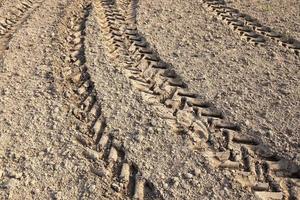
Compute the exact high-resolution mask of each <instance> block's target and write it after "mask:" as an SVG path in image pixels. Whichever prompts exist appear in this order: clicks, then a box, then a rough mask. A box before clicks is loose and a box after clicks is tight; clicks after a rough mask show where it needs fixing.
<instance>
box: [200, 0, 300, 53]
mask: <svg viewBox="0 0 300 200" xmlns="http://www.w3.org/2000/svg"><path fill="white" fill-rule="evenodd" d="M202 6H203V7H204V8H205V9H206V10H207V11H209V12H211V13H212V14H214V15H215V16H216V17H217V18H218V19H219V20H221V21H222V22H224V24H226V25H228V26H229V27H230V28H231V29H232V30H233V31H235V32H237V33H238V34H239V35H240V36H241V38H242V39H245V40H246V41H247V42H249V43H251V44H254V45H266V41H267V40H266V39H270V40H272V41H274V42H275V43H277V44H278V45H280V46H282V47H284V48H286V49H288V50H290V51H291V52H293V53H295V54H296V55H298V56H299V55H300V41H299V40H296V39H294V38H291V37H287V36H285V35H283V34H281V33H279V32H276V31H274V30H272V29H271V28H270V27H269V26H266V25H263V24H262V23H261V22H260V21H259V20H257V19H255V18H253V17H251V16H250V15H248V14H245V13H242V12H240V11H239V10H238V9H235V8H232V7H229V6H227V5H226V3H225V2H224V0H203V1H202Z"/></svg>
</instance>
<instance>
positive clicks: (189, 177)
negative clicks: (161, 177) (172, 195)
mask: <svg viewBox="0 0 300 200" xmlns="http://www.w3.org/2000/svg"><path fill="white" fill-rule="evenodd" d="M184 177H185V178H186V179H192V178H193V174H191V173H186V174H185V175H184Z"/></svg>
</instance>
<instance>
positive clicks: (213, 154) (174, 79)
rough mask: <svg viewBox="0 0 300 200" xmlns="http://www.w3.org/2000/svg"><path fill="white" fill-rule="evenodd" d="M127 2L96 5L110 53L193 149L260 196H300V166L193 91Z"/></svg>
mask: <svg viewBox="0 0 300 200" xmlns="http://www.w3.org/2000/svg"><path fill="white" fill-rule="evenodd" d="M122 2H123V4H121V5H123V6H120V4H118V2H117V3H114V2H113V1H105V0H102V1H96V2H93V8H94V9H95V11H96V13H97V16H98V23H99V25H100V27H101V33H102V35H103V44H104V46H105V48H106V50H107V52H106V53H107V56H108V57H110V58H111V62H114V63H115V64H116V66H117V67H118V68H119V69H120V70H121V71H122V72H123V74H124V75H125V76H126V77H127V78H128V79H129V80H130V81H131V84H132V86H133V87H134V88H135V89H136V90H138V91H140V92H141V95H142V97H143V99H144V101H145V102H147V103H149V104H150V105H153V108H155V110H157V111H158V112H159V113H160V114H161V115H162V116H163V117H164V118H165V119H166V120H167V121H168V122H169V123H170V124H172V125H173V127H174V130H176V132H177V133H178V134H184V135H188V137H189V138H190V140H191V141H192V142H193V144H194V147H193V150H195V149H196V150H200V151H202V152H203V154H204V155H205V157H206V158H207V160H208V161H209V163H210V165H212V166H213V167H215V168H217V169H220V170H227V171H229V172H230V173H231V175H232V179H233V180H234V182H237V183H239V184H241V185H242V186H243V187H245V188H247V189H249V190H251V191H253V193H254V194H255V195H256V196H257V197H258V198H261V199H298V197H299V195H300V194H299V191H300V168H299V166H297V165H296V164H294V163H293V161H292V160H290V159H287V158H284V157H280V156H279V153H276V152H275V153H273V152H272V151H271V150H270V149H269V148H268V147H266V146H265V145H264V144H262V143H261V142H260V141H259V139H256V138H252V137H250V136H248V135H247V133H245V132H243V131H241V127H240V126H239V124H237V123H232V122H228V121H227V120H226V117H225V116H224V114H223V113H222V112H220V111H218V110H216V109H215V108H214V106H213V105H212V104H211V103H207V102H204V101H203V100H202V99H201V97H200V96H199V95H198V94H195V93H192V92H190V91H189V89H188V88H187V85H186V84H185V83H184V81H183V80H182V79H181V78H180V76H179V75H178V74H177V73H176V72H175V70H174V69H173V67H172V66H171V65H170V64H167V63H165V62H164V61H163V60H162V59H161V58H160V57H159V55H158V54H157V53H156V52H155V50H154V49H153V48H151V45H150V44H149V43H148V42H147V40H146V39H145V38H144V37H143V36H142V35H141V34H140V33H139V31H138V29H137V26H136V24H135V22H136V18H135V15H136V11H134V10H135V8H136V3H135V1H130V2H128V1H127V2H125V3H124V1H122ZM126 4H127V8H126V9H125V10H124V7H126V6H124V5H126ZM119 9H123V10H119ZM122 13H123V14H122ZM247 37H248V36H247ZM253 41H255V40H253ZM258 43H259V42H258Z"/></svg>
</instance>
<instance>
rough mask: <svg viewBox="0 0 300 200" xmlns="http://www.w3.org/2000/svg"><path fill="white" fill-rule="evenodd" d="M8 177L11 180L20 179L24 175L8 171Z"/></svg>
mask: <svg viewBox="0 0 300 200" xmlns="http://www.w3.org/2000/svg"><path fill="white" fill-rule="evenodd" d="M7 176H8V177H10V178H15V179H20V178H21V177H22V176H23V173H22V172H20V173H18V172H15V171H8V172H7Z"/></svg>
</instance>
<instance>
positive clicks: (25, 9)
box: [0, 0, 44, 58]
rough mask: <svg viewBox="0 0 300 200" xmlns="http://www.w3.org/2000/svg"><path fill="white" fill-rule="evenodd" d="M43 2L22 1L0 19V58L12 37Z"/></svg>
mask: <svg viewBox="0 0 300 200" xmlns="http://www.w3.org/2000/svg"><path fill="white" fill-rule="evenodd" d="M43 2H44V1H37V2H35V1H33V0H24V1H21V2H20V3H19V4H17V5H16V6H14V7H13V8H11V9H10V11H9V12H8V13H7V15H6V16H4V17H1V18H0V58H1V57H2V56H3V53H4V51H5V50H7V49H8V44H9V42H10V40H11V39H12V37H13V34H14V33H15V32H17V31H18V29H20V27H21V26H22V25H23V24H24V23H25V22H26V20H27V19H28V18H29V16H30V15H31V14H32V13H33V12H34V11H35V10H36V9H38V8H39V7H40V6H41V5H42V3H43Z"/></svg>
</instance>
